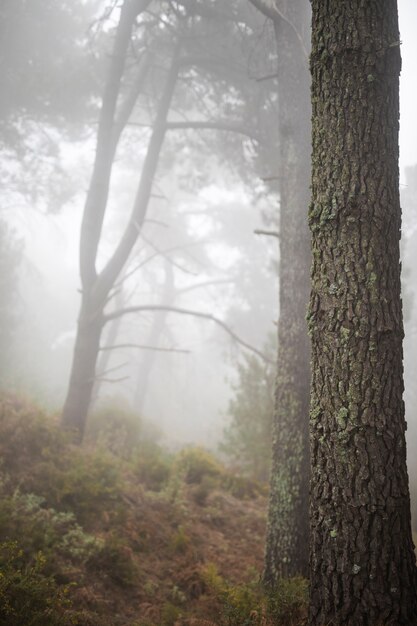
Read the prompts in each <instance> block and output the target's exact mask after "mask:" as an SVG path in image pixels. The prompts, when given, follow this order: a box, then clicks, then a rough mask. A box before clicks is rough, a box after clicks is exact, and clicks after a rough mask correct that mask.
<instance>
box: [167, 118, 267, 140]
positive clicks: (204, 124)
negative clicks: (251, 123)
mask: <svg viewBox="0 0 417 626" xmlns="http://www.w3.org/2000/svg"><path fill="white" fill-rule="evenodd" d="M165 128H166V129H167V130H177V129H184V130H188V129H191V130H193V129H195V130H220V131H223V132H230V133H237V134H239V135H244V136H245V137H249V139H253V140H254V141H259V138H258V137H257V135H256V134H255V133H252V132H251V131H250V129H248V128H245V127H244V126H242V125H239V124H236V123H234V122H229V121H227V120H226V121H221V120H219V121H215V120H185V121H183V122H167V124H166V126H165Z"/></svg>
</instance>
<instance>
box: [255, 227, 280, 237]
mask: <svg viewBox="0 0 417 626" xmlns="http://www.w3.org/2000/svg"><path fill="white" fill-rule="evenodd" d="M253 232H254V233H255V235H267V236H268V237H276V238H277V239H279V237H280V234H279V232H278V231H276V230H260V229H258V228H257V229H256V230H254V231H253Z"/></svg>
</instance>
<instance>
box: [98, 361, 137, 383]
mask: <svg viewBox="0 0 417 626" xmlns="http://www.w3.org/2000/svg"><path fill="white" fill-rule="evenodd" d="M126 365H129V364H128V363H121V364H120V365H116V367H110V368H109V369H108V370H105V371H104V372H101V374H99V375H98V376H95V377H94V380H101V379H102V377H103V376H106V374H111V372H117V370H120V369H122V368H123V367H126Z"/></svg>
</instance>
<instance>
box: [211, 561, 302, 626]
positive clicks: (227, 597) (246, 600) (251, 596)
mask: <svg viewBox="0 0 417 626" xmlns="http://www.w3.org/2000/svg"><path fill="white" fill-rule="evenodd" d="M202 578H203V580H204V582H205V584H206V585H207V587H208V589H209V590H210V591H211V592H212V593H214V595H215V597H216V599H217V600H218V602H219V603H220V606H221V610H220V615H219V618H220V623H219V626H267V625H270V626H272V625H273V626H299V625H300V624H302V623H304V621H305V618H306V614H307V587H308V584H307V581H306V580H305V579H304V578H290V579H282V580H280V581H279V583H278V585H277V588H276V589H275V591H274V593H268V594H267V593H265V591H264V590H263V588H262V586H261V584H260V583H259V581H257V580H253V581H252V582H249V583H243V584H239V585H232V584H230V583H228V582H227V581H225V580H224V578H223V577H222V576H220V575H219V573H218V571H217V568H216V566H215V565H213V564H212V563H209V564H208V565H206V566H205V567H204V568H203V570H202Z"/></svg>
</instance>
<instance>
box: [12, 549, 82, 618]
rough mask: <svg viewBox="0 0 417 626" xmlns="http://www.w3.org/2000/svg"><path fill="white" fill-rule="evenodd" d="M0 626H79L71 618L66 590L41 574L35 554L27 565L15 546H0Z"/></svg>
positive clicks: (42, 562)
mask: <svg viewBox="0 0 417 626" xmlns="http://www.w3.org/2000/svg"><path fill="white" fill-rule="evenodd" d="M0 566H1V573H0V624H1V625H4V626H67V625H68V626H69V625H70V624H77V623H80V622H79V621H78V619H77V618H76V616H75V615H74V614H71V611H70V607H71V603H70V601H69V600H68V597H67V596H68V587H58V585H57V584H56V583H55V581H54V579H53V577H51V576H46V575H45V574H44V573H43V570H44V567H45V559H44V557H43V556H42V555H41V554H38V555H37V557H36V558H35V560H34V561H33V562H32V563H30V564H28V563H25V562H24V559H23V551H22V550H20V549H19V547H18V545H17V543H15V542H8V543H3V544H0Z"/></svg>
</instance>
